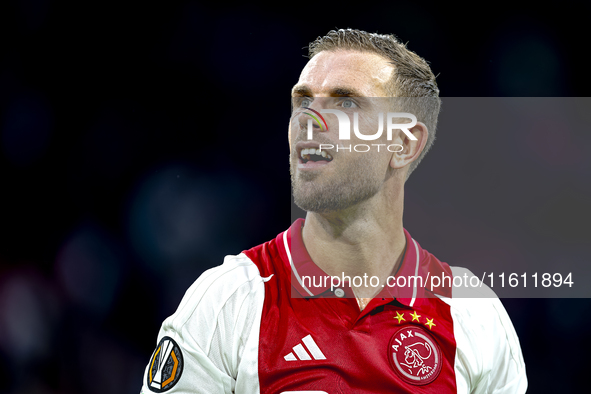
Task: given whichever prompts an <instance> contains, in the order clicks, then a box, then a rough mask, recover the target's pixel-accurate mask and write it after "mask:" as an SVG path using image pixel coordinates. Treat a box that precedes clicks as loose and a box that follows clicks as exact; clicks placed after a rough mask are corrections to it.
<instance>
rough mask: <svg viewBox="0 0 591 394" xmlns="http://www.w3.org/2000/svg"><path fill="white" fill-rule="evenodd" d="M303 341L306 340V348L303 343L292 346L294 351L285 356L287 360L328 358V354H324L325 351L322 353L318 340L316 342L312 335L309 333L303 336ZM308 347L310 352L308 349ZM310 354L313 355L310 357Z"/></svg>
mask: <svg viewBox="0 0 591 394" xmlns="http://www.w3.org/2000/svg"><path fill="white" fill-rule="evenodd" d="M302 342H304V345H306V347H305V348H304V346H302V344H301V343H299V344H297V345H295V346H294V347H293V348H292V349H293V352H290V353H289V354H288V355H287V356H284V357H283V358H284V359H285V361H297V360H302V361H306V360H312V358H314V360H326V356H325V355H324V353H322V351H321V350H320V348H319V347H318V345H316V342H314V340H313V339H312V335H308V336H306V337H304V338H302ZM306 348H307V349H308V352H310V353H308V352H307V351H306ZM294 353H295V355H294ZM310 354H311V355H312V357H310Z"/></svg>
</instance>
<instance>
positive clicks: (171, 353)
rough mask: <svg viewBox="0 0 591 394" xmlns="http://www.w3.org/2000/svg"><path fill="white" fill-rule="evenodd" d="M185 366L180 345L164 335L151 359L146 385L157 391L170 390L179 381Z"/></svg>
mask: <svg viewBox="0 0 591 394" xmlns="http://www.w3.org/2000/svg"><path fill="white" fill-rule="evenodd" d="M183 366H184V362H183V354H182V353H181V348H180V347H179V345H178V344H177V343H176V342H175V341H174V339H172V338H170V337H163V338H162V339H161V340H160V343H158V346H157V347H156V350H155V351H154V354H153V355H152V359H151V360H150V368H149V369H148V374H147V375H148V376H147V377H146V380H147V382H146V385H147V386H148V387H149V389H150V391H153V392H156V393H162V392H164V391H168V390H170V389H171V388H172V387H173V386H174V385H175V384H176V383H177V382H178V381H179V379H180V377H181V373H182V372H183Z"/></svg>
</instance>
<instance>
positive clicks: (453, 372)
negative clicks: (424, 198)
mask: <svg viewBox="0 0 591 394" xmlns="http://www.w3.org/2000/svg"><path fill="white" fill-rule="evenodd" d="M302 225H303V220H297V221H296V222H294V224H293V225H292V226H291V227H290V229H288V230H287V231H285V232H283V233H281V234H279V235H278V236H277V237H276V238H275V239H274V240H271V241H269V242H267V243H265V244H262V245H259V246H257V247H255V248H252V249H250V250H247V251H244V252H243V253H241V254H239V255H237V256H227V257H226V258H225V260H224V263H223V264H222V265H221V266H218V267H215V268H212V269H210V270H208V271H206V272H204V273H203V274H202V275H201V276H200V277H199V279H197V281H196V282H195V283H194V284H193V285H192V286H191V287H190V288H189V290H188V291H187V293H186V294H185V296H184V298H183V300H182V301H181V304H180V306H179V308H178V310H177V311H176V312H175V313H174V314H173V315H172V316H170V317H169V318H167V319H166V320H165V321H164V323H163V325H162V328H161V330H160V333H159V335H158V344H157V347H156V350H155V351H154V353H153V355H152V358H151V360H150V362H149V363H148V366H147V367H146V372H145V374H144V379H143V388H142V392H143V393H144V394H148V393H152V392H156V393H161V392H170V393H171V394H173V393H249V394H250V393H253V394H254V393H265V394H267V393H269V394H271V393H273V394H278V393H285V394H290V393H291V394H296V393H308V394H320V393H327V394H336V393H390V392H395V393H427V392H429V393H498V394H500V393H524V392H525V391H526V389H527V378H526V374H525V364H524V362H523V356H522V353H521V348H520V345H519V340H518V338H517V335H516V333H515V330H514V328H513V325H512V323H511V320H510V319H509V316H508V315H507V313H506V311H505V309H504V307H503V305H502V304H501V302H500V301H499V300H498V299H497V298H470V299H467V298H454V297H453V294H451V290H450V291H449V293H450V294H445V293H443V294H441V295H439V296H437V297H433V295H432V294H428V291H427V289H425V288H422V287H414V288H410V289H402V290H397V291H398V292H397V293H388V294H386V293H383V292H382V293H380V295H379V296H378V297H376V298H374V299H372V300H371V301H370V303H369V304H368V305H367V306H366V307H365V309H363V311H360V308H359V305H358V303H357V300H356V299H355V298H348V297H343V295H346V294H345V293H346V292H348V291H350V288H348V289H347V288H345V289H334V292H333V291H331V289H330V286H329V287H328V288H321V287H314V288H312V287H310V286H306V285H305V281H304V282H302V280H301V278H302V277H303V276H308V275H325V274H324V273H323V272H322V271H321V270H320V268H319V267H318V266H316V265H315V264H314V263H313V261H312V259H311V258H310V256H309V255H308V253H307V251H306V249H305V247H304V244H303V241H302V238H301V227H302ZM405 235H406V245H407V246H406V251H405V254H404V258H403V260H402V263H401V265H400V268H399V270H398V272H397V273H396V275H403V276H411V275H417V274H418V275H420V276H426V275H428V274H430V275H434V274H437V273H441V272H444V273H446V274H448V275H451V274H452V273H453V274H454V275H463V272H467V273H469V271H467V270H462V269H459V268H458V269H456V268H450V267H449V266H448V265H447V264H445V263H442V262H440V261H439V260H437V258H435V257H434V256H433V255H432V254H430V253H429V252H427V251H426V250H424V249H422V248H421V247H420V245H419V244H418V243H417V242H416V241H415V240H413V239H412V237H411V236H410V235H409V234H408V232H407V231H406V230H405ZM292 277H294V278H295V279H294V280H292ZM292 282H293V283H292ZM385 291H391V290H385ZM292 292H296V293H292ZM294 294H296V295H299V296H297V297H294ZM335 294H336V296H335ZM339 295H340V298H339ZM387 295H390V296H387ZM305 297H308V298H305Z"/></svg>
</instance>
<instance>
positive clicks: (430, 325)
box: [425, 318, 437, 330]
mask: <svg viewBox="0 0 591 394" xmlns="http://www.w3.org/2000/svg"><path fill="white" fill-rule="evenodd" d="M425 325H426V326H429V330H430V329H431V328H432V327H433V326H436V325H437V324H435V323H433V319H429V318H427V323H425Z"/></svg>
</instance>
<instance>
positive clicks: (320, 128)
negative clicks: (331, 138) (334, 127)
mask: <svg viewBox="0 0 591 394" xmlns="http://www.w3.org/2000/svg"><path fill="white" fill-rule="evenodd" d="M297 121H298V122H299V125H300V129H301V130H308V131H310V130H311V131H312V132H314V133H317V132H325V131H328V125H327V123H326V120H325V119H324V117H323V116H322V114H321V113H320V111H319V109H314V108H311V107H302V108H301V109H300V113H299V114H298V116H297Z"/></svg>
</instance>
